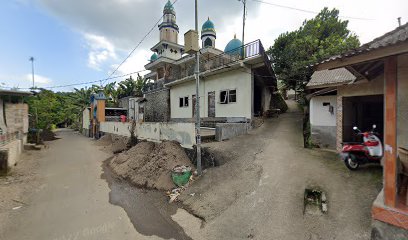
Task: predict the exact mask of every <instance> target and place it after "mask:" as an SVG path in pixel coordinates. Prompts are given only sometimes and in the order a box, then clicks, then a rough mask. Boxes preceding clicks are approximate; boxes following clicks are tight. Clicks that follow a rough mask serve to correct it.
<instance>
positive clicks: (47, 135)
mask: <svg viewBox="0 0 408 240" xmlns="http://www.w3.org/2000/svg"><path fill="white" fill-rule="evenodd" d="M55 136H56V135H55V133H54V132H53V131H51V130H48V129H44V130H42V131H41V133H40V138H41V140H42V141H53V140H56V139H58V138H57V137H55Z"/></svg>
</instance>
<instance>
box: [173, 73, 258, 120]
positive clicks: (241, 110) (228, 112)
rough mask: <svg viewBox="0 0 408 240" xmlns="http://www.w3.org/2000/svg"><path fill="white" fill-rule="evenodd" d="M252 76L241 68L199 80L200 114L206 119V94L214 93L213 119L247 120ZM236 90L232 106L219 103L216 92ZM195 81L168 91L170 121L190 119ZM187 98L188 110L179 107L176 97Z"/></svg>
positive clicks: (218, 94) (249, 113)
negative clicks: (240, 118) (242, 118)
mask: <svg viewBox="0 0 408 240" xmlns="http://www.w3.org/2000/svg"><path fill="white" fill-rule="evenodd" d="M251 81H252V76H251V74H248V73H245V72H243V69H239V70H234V71H230V72H225V73H221V74H216V75H212V76H209V77H206V78H202V79H201V82H200V107H201V109H200V115H201V117H208V93H209V92H213V91H215V117H246V118H251V105H252V91H253V90H252V84H251ZM234 89H235V90H236V94H237V95H236V96H237V101H236V102H235V103H228V104H221V103H220V92H221V91H223V90H234ZM195 91H196V90H195V81H190V82H188V83H184V84H180V85H176V86H172V87H171V88H170V104H171V118H192V117H193V106H192V96H193V95H195ZM180 97H188V98H189V104H188V107H180V106H179V98H180Z"/></svg>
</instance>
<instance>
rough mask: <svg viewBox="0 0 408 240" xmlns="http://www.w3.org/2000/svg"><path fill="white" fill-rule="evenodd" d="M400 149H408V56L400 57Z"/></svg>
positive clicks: (398, 121) (398, 127)
mask: <svg viewBox="0 0 408 240" xmlns="http://www.w3.org/2000/svg"><path fill="white" fill-rule="evenodd" d="M397 77H398V93H397V94H398V105H397V118H398V120H397V132H398V135H397V142H398V147H403V148H406V149H408V124H407V123H408V54H404V55H400V56H398V76H397Z"/></svg>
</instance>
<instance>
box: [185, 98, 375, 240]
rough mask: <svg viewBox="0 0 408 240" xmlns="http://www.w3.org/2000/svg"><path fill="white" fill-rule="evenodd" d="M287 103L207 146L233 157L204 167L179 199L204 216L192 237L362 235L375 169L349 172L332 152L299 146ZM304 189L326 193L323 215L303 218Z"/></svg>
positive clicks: (366, 231)
mask: <svg viewBox="0 0 408 240" xmlns="http://www.w3.org/2000/svg"><path fill="white" fill-rule="evenodd" d="M289 105H290V110H289V112H288V113H286V114H283V115H281V116H280V117H279V118H277V119H276V118H275V119H269V120H267V121H265V123H264V125H263V126H262V127H260V128H259V129H256V130H255V131H252V132H251V133H250V134H249V135H246V136H240V137H238V138H235V139H232V140H230V141H226V142H223V143H213V144H209V146H211V148H213V149H218V150H219V149H224V150H225V151H228V152H229V153H230V154H231V156H232V159H233V160H230V161H229V162H227V163H226V164H224V165H222V166H220V167H218V168H215V169H211V170H209V171H208V173H207V174H206V175H205V176H204V177H203V178H202V179H201V180H199V181H197V182H196V183H195V185H193V186H192V187H191V188H190V189H188V191H187V192H186V194H184V195H183V196H182V200H183V202H184V203H185V204H186V205H187V207H189V208H191V210H192V211H193V212H195V213H196V214H198V215H201V216H202V217H204V218H205V219H206V220H207V223H206V225H205V227H204V228H203V229H198V228H197V229H196V231H195V232H194V233H192V234H191V235H192V236H196V238H197V239H274V240H280V239H282V240H291V239H293V240H301V239H305V240H309V239H311V240H315V239H322V240H323V239H324V240H328V239H339V240H342V239H352V240H358V239H369V237H370V223H371V215H370V209H371V204H372V202H373V200H374V199H375V197H376V195H377V193H378V192H379V190H380V189H381V184H382V183H381V181H382V178H381V174H382V169H381V168H380V167H376V166H374V167H369V166H368V167H363V168H362V169H361V170H360V171H357V172H350V171H349V170H347V169H346V168H345V167H344V165H343V163H342V162H340V161H339V160H338V158H337V155H335V154H333V153H330V152H324V151H319V150H310V149H304V148H303V146H302V145H303V140H302V135H301V126H302V120H301V113H300V112H299V110H298V109H297V106H296V104H295V103H294V102H289ZM306 187H319V188H321V189H323V190H324V191H326V193H327V196H328V205H329V211H328V214H326V215H321V216H313V215H307V214H306V215H303V196H304V195H303V194H304V190H305V188H306ZM191 193H195V195H194V196H191V195H189V194H191ZM184 227H185V228H189V227H191V228H192V227H194V226H190V225H189V224H188V223H185V225H184ZM190 231H192V230H191V229H190ZM202 236H204V237H202ZM196 238H195V239H196Z"/></svg>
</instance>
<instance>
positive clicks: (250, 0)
mask: <svg viewBox="0 0 408 240" xmlns="http://www.w3.org/2000/svg"><path fill="white" fill-rule="evenodd" d="M173 1H174V0H172V2H173ZM166 2H167V0H98V1H95V0H65V1H59V0H4V1H1V2H0V34H1V35H0V87H1V88H10V87H12V88H16V87H17V88H21V89H22V90H24V88H29V87H31V86H32V65H31V62H30V61H29V58H30V57H31V56H32V57H34V73H35V75H34V79H35V86H37V87H44V88H49V87H54V88H52V90H54V91H71V90H73V88H74V87H76V88H81V87H85V86H90V85H91V84H83V85H75V86H68V87H58V86H63V85H71V84H77V83H84V82H92V81H98V80H100V79H105V78H107V77H108V76H109V75H110V74H111V73H112V71H113V70H114V69H116V68H117V66H118V65H119V64H120V63H121V62H122V61H123V60H124V59H125V58H126V57H127V56H128V54H129V53H130V52H131V50H132V49H133V48H135V46H136V45H137V44H138V43H139V42H140V41H141V40H142V38H143V37H144V36H145V35H146V34H147V33H148V32H149V30H150V29H151V28H152V27H154V30H153V31H152V32H151V34H149V35H148V36H147V37H146V39H145V40H144V41H142V43H141V44H140V46H139V47H138V48H137V49H136V50H135V51H134V53H133V54H132V55H131V57H130V58H129V59H128V60H127V61H126V62H125V63H124V64H123V65H121V67H120V68H119V69H118V71H116V72H115V74H114V75H113V76H116V75H118V76H119V75H124V74H128V73H132V72H136V71H141V70H144V65H146V64H147V63H148V59H150V56H151V55H152V52H151V51H150V48H151V47H152V46H153V45H155V44H156V43H157V42H158V41H159V30H158V28H157V24H156V22H157V21H158V20H159V19H160V17H161V16H162V10H163V6H164V5H165V3H166ZM198 5H199V10H198V15H199V26H200V28H201V25H202V24H203V23H204V22H205V21H206V20H207V18H208V17H209V18H210V19H211V20H212V21H213V22H214V24H215V28H216V31H217V40H216V47H217V48H219V49H221V50H223V49H224V48H225V46H226V44H227V43H228V42H229V41H230V40H231V39H232V38H233V37H234V34H236V35H237V37H238V38H241V35H242V12H243V4H242V2H240V1H238V0H198ZM282 6H284V7H282ZM174 7H175V10H176V14H177V24H178V25H179V27H180V33H179V43H181V44H182V43H183V42H184V39H183V35H184V33H185V32H187V31H188V30H189V29H193V28H194V1H193V0H177V2H176V3H175V4H174ZM323 7H329V8H330V9H331V8H337V9H339V10H340V15H341V18H342V20H348V21H349V29H350V30H351V31H352V32H353V33H355V34H356V35H358V36H359V39H360V41H361V43H365V42H368V41H371V40H372V39H374V38H376V37H378V36H381V35H382V34H384V33H386V32H388V31H391V30H393V29H394V28H396V27H397V26H398V22H397V17H401V18H402V21H401V22H402V24H404V23H406V22H407V21H408V2H407V1H406V0H387V1H385V0H381V1H380V0H358V1H356V0H247V9H248V13H247V22H246V29H245V41H246V42H250V41H253V40H257V39H260V40H261V42H262V44H263V45H264V47H265V48H269V47H270V46H271V45H273V42H274V40H275V39H276V38H277V37H278V36H279V35H280V34H281V33H284V32H287V31H293V30H296V29H297V28H299V27H300V26H301V25H302V23H303V21H304V20H305V19H310V18H313V17H314V16H315V15H316V14H314V13H313V12H316V13H317V12H319V11H320V10H321V9H322V8H323ZM296 9H301V10H306V11H299V10H296ZM146 73H147V72H142V73H141V74H142V75H143V74H146ZM125 78H126V77H122V78H118V79H114V80H109V81H104V83H107V82H112V81H120V80H124V79H125Z"/></svg>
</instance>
